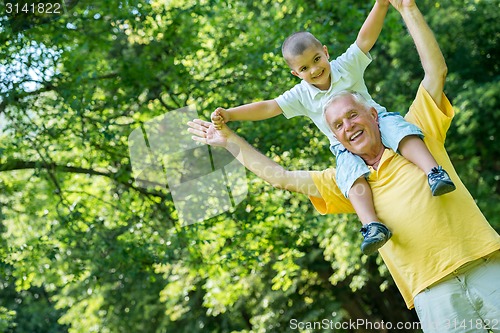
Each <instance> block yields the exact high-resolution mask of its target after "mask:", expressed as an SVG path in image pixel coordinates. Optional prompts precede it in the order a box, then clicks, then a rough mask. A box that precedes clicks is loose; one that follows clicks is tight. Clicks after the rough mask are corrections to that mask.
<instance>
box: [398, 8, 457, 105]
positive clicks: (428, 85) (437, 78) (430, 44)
mask: <svg viewBox="0 0 500 333" xmlns="http://www.w3.org/2000/svg"><path fill="white" fill-rule="evenodd" d="M390 2H391V4H392V5H393V6H394V8H396V9H397V10H398V11H399V13H400V14H401V17H402V18H403V20H404V21H405V24H406V26H407V28H408V31H409V33H410V35H411V37H412V38H413V41H414V42H415V46H416V47H417V51H418V55H419V56H420V61H421V62H422V66H423V68H424V72H425V76H424V79H423V80H422V85H423V86H424V88H425V90H427V92H428V93H429V94H430V95H431V97H432V99H434V101H435V102H436V105H438V106H440V107H441V102H442V100H441V99H442V96H443V95H442V94H443V88H444V82H445V79H446V74H447V72H448V68H447V67H446V62H445V60H444V56H443V53H442V52H441V49H440V48H439V45H438V43H437V41H436V38H435V37H434V34H433V33H432V31H431V29H430V28H429V26H428V25H427V22H425V19H424V17H423V16H422V13H421V12H420V10H419V9H418V7H417V5H416V4H415V0H390Z"/></svg>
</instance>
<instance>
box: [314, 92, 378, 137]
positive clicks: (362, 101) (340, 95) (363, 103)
mask: <svg viewBox="0 0 500 333" xmlns="http://www.w3.org/2000/svg"><path fill="white" fill-rule="evenodd" d="M345 96H351V97H352V98H353V99H354V101H355V102H356V103H358V104H359V105H361V106H363V107H365V108H366V109H369V108H371V107H372V105H371V104H370V102H368V100H367V99H366V98H365V96H363V95H362V94H361V93H360V92H357V91H354V90H342V91H339V92H337V93H335V94H333V95H332V96H330V98H329V99H328V101H327V102H326V103H325V106H323V121H324V122H325V124H327V125H328V123H327V121H326V109H328V107H329V106H330V105H332V104H333V103H334V102H335V101H337V100H338V99H340V98H343V97H345ZM328 128H329V129H330V131H331V132H332V134H334V132H333V130H332V129H331V128H330V125H328ZM334 136H335V134H334Z"/></svg>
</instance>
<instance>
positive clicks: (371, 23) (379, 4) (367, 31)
mask: <svg viewBox="0 0 500 333" xmlns="http://www.w3.org/2000/svg"><path fill="white" fill-rule="evenodd" d="M388 9H389V0H377V1H376V2H375V5H374V6H373V8H372V10H371V11H370V14H368V17H367V18H366V20H365V22H364V23H363V25H362V26H361V29H360V30H359V33H358V37H357V38H356V45H358V47H359V48H360V49H361V51H363V52H364V53H368V52H369V51H370V50H371V49H372V47H373V45H375V42H376V41H377V39H378V36H379V35H380V32H381V31H382V26H383V25H384V19H385V16H386V14H387V10H388Z"/></svg>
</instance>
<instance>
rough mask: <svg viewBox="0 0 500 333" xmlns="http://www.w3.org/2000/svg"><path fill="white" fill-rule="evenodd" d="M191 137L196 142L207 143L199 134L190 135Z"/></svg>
mask: <svg viewBox="0 0 500 333" xmlns="http://www.w3.org/2000/svg"><path fill="white" fill-rule="evenodd" d="M191 139H193V140H194V141H197V142H201V143H203V144H205V145H206V144H207V139H205V138H200V137H199V136H192V137H191Z"/></svg>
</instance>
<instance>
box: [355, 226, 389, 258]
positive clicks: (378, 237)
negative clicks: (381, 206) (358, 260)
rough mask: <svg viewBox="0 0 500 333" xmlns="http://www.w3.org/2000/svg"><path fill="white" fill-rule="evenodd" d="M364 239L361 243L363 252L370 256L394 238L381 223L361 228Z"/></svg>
mask: <svg viewBox="0 0 500 333" xmlns="http://www.w3.org/2000/svg"><path fill="white" fill-rule="evenodd" d="M360 231H361V234H362V235H363V237H364V240H363V243H361V251H363V253H364V254H366V255H370V254H372V253H374V252H376V251H377V250H378V249H379V248H381V247H382V246H383V245H384V244H385V243H386V242H387V241H388V240H389V238H391V236H392V232H391V231H390V230H389V229H388V228H387V227H386V226H385V225H384V224H382V223H380V222H370V223H368V224H367V225H365V226H363V228H361V230H360Z"/></svg>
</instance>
